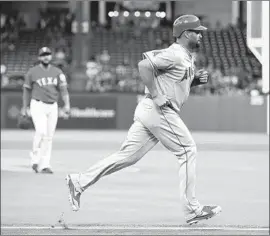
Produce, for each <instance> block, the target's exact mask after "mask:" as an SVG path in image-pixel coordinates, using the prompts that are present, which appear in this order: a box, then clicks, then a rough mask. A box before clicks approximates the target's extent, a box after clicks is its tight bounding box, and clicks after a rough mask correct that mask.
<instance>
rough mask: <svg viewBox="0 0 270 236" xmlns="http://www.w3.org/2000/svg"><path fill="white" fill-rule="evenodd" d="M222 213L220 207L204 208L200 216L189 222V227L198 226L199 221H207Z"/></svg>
mask: <svg viewBox="0 0 270 236" xmlns="http://www.w3.org/2000/svg"><path fill="white" fill-rule="evenodd" d="M220 212H221V207H220V206H204V207H203V208H202V211H201V213H200V214H199V215H197V216H195V217H193V218H191V219H189V220H187V223H188V224H189V225H193V224H197V223H198V222H199V221H202V220H207V219H210V218H212V217H213V216H215V215H217V214H219V213H220Z"/></svg>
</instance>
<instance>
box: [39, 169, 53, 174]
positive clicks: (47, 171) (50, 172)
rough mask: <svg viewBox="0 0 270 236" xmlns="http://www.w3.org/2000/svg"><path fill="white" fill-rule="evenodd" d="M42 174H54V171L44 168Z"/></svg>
mask: <svg viewBox="0 0 270 236" xmlns="http://www.w3.org/2000/svg"><path fill="white" fill-rule="evenodd" d="M40 173H42V174H53V171H52V170H51V169H50V168H44V169H42V170H41V172H40Z"/></svg>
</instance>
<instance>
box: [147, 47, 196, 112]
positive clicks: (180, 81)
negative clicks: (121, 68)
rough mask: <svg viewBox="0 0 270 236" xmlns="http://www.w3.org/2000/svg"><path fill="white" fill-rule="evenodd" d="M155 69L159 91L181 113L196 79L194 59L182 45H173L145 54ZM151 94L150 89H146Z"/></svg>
mask: <svg viewBox="0 0 270 236" xmlns="http://www.w3.org/2000/svg"><path fill="white" fill-rule="evenodd" d="M143 56H144V58H147V59H148V60H149V61H150V62H151V65H152V66H153V68H154V69H155V72H156V74H155V83H156V86H157V89H158V91H159V92H160V93H161V94H163V95H166V96H167V98H168V99H169V100H170V101H171V102H172V104H173V106H174V107H175V108H176V109H177V111H178V112H179V111H180V109H181V107H182V106H183V104H184V103H185V101H186V100H187V98H188V96H189V92H190V85H191V82H192V80H193V79H194V59H193V56H192V55H191V53H190V52H189V51H187V50H186V49H185V48H184V47H182V46H181V45H180V44H176V43H174V44H172V45H171V46H170V47H168V48H166V49H162V50H154V51H149V52H145V53H144V54H143ZM145 92H146V93H149V91H148V89H147V88H146V89H145Z"/></svg>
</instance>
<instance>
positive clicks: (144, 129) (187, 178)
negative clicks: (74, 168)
mask: <svg viewBox="0 0 270 236" xmlns="http://www.w3.org/2000/svg"><path fill="white" fill-rule="evenodd" d="M159 141H160V142H161V143H162V144H163V145H164V146H165V147H166V148H167V149H168V150H170V151H171V152H172V153H173V154H174V155H175V156H176V157H177V159H178V162H179V180H180V199H181V201H182V204H183V210H184V213H185V216H186V219H189V218H191V217H193V216H195V215H197V214H199V213H200V212H201V209H202V206H201V205H200V203H199V202H198V200H197V199H196V197H195V182H196V153H197V149H196V145H195V142H194V140H193V138H192V136H191V134H190V132H189V130H188V128H187V127H186V125H185V124H184V122H183V121H182V119H181V118H180V116H179V115H178V114H177V113H176V112H174V111H173V110H172V109H170V108H168V107H167V108H164V109H160V108H159V107H157V106H156V105H155V104H154V102H153V101H152V100H151V99H148V98H145V99H143V100H142V101H141V102H140V103H139V104H138V106H137V108H136V111H135V116H134V123H133V124H132V126H131V127H130V129H129V131H128V135H127V138H126V140H125V141H124V143H123V145H122V147H121V148H120V150H119V151H117V152H116V153H114V154H112V155H111V156H109V157H107V158H105V159H103V160H101V161H99V162H98V163H97V164H95V165H94V166H92V167H91V168H90V169H88V170H87V171H85V172H84V173H80V174H72V175H71V178H72V180H73V182H74V184H75V186H76V188H78V190H80V191H81V192H83V191H85V190H86V189H87V188H88V187H90V186H91V185H93V184H94V183H96V182H97V181H98V180H99V179H100V178H101V177H103V176H106V175H109V174H111V173H113V172H116V171H118V170H121V169H123V168H125V167H128V166H131V165H133V164H135V163H136V162H137V161H139V160H140V159H141V158H142V157H143V156H144V155H145V154H146V153H147V152H148V151H150V150H151V149H152V148H153V147H154V146H155V145H156V144H157V143H158V142H159ZM165 158H166V157H165ZM164 161H166V160H164ZM156 184H158V183H156Z"/></svg>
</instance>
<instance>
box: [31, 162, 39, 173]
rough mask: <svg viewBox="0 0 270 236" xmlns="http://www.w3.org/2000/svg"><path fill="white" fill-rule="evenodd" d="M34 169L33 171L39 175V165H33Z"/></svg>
mask: <svg viewBox="0 0 270 236" xmlns="http://www.w3.org/2000/svg"><path fill="white" fill-rule="evenodd" d="M32 169H33V171H35V172H36V173H38V164H33V165H32Z"/></svg>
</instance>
